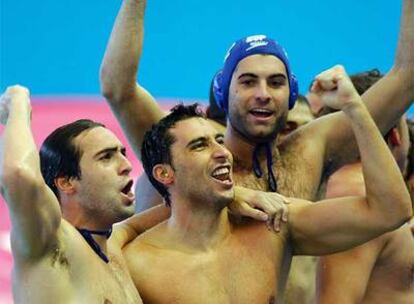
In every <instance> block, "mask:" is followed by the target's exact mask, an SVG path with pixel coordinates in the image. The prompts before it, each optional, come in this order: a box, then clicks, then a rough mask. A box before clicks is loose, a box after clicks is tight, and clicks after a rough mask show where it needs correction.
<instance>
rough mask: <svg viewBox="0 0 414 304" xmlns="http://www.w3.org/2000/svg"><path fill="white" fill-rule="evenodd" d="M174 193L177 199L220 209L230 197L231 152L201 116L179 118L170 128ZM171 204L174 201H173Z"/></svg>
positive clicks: (231, 184)
mask: <svg viewBox="0 0 414 304" xmlns="http://www.w3.org/2000/svg"><path fill="white" fill-rule="evenodd" d="M170 132H171V134H172V136H174V137H175V138H176V141H175V142H174V143H173V144H172V146H171V156H172V164H173V167H174V183H173V186H172V187H171V193H172V192H175V194H176V197H179V200H180V201H187V202H188V203H189V204H193V205H194V204H198V206H199V207H201V208H202V207H203V206H207V205H210V206H213V207H214V208H216V209H217V210H221V209H222V208H223V207H225V206H227V205H228V203H230V202H231V201H232V199H233V197H234V190H233V177H232V163H233V158H232V155H231V153H230V152H229V151H228V150H227V149H226V147H225V146H224V142H223V134H222V133H220V132H218V131H217V130H216V129H215V128H214V127H213V126H211V124H210V123H209V122H208V121H207V120H205V119H203V118H190V119H185V120H182V121H179V122H178V123H177V124H176V125H175V127H174V128H172V129H170ZM173 204H174V202H173Z"/></svg>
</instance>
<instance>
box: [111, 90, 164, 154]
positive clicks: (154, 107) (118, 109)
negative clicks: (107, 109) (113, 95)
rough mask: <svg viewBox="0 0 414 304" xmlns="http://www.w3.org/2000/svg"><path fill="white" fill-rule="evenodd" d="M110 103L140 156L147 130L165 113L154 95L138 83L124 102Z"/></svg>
mask: <svg viewBox="0 0 414 304" xmlns="http://www.w3.org/2000/svg"><path fill="white" fill-rule="evenodd" d="M109 104H110V105H111V109H112V112H113V113H114V114H115V116H116V117H117V119H118V122H119V123H120V124H121V126H122V129H123V130H124V132H125V134H126V135H127V138H128V141H129V143H130V144H131V147H132V148H133V150H134V152H135V153H136V155H137V156H138V157H139V158H140V157H141V147H142V143H143V141H144V135H145V132H146V131H148V130H149V129H150V128H151V127H152V125H153V124H156V123H157V122H158V121H159V120H160V119H161V118H162V117H164V116H165V113H164V112H163V111H162V109H161V107H160V105H159V104H158V103H157V102H156V100H155V99H154V97H152V96H151V94H150V93H149V92H147V91H146V90H145V89H144V88H142V87H140V86H139V85H136V88H135V91H134V92H133V93H132V94H130V95H129V96H128V97H125V99H124V100H123V101H122V102H116V103H112V102H109Z"/></svg>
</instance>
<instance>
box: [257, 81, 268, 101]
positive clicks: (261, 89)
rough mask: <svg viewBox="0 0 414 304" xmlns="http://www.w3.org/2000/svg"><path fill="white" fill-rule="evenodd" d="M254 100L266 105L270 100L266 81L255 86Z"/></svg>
mask: <svg viewBox="0 0 414 304" xmlns="http://www.w3.org/2000/svg"><path fill="white" fill-rule="evenodd" d="M255 98H256V100H257V101H260V102H264V103H267V102H269V101H270V99H271V95H270V93H269V88H268V86H267V82H266V81H260V82H259V83H258V84H257V86H256V91H255Z"/></svg>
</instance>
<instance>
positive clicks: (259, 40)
mask: <svg viewBox="0 0 414 304" xmlns="http://www.w3.org/2000/svg"><path fill="white" fill-rule="evenodd" d="M256 54H264V55H273V56H275V57H277V58H279V59H280V60H281V61H282V62H283V63H284V65H285V67H286V72H287V77H288V81H289V88H290V95H289V109H292V108H293V106H294V105H295V101H296V99H297V98H298V93H299V92H298V91H299V88H298V81H297V79H296V76H295V75H293V73H292V71H291V70H290V66H289V60H288V56H287V53H286V51H285V49H284V48H283V47H282V46H281V45H279V44H278V43H277V42H276V41H275V40H273V39H270V38H267V37H266V36H265V35H254V36H249V37H246V38H243V39H240V40H237V41H236V42H235V43H233V45H232V46H231V47H230V49H229V50H228V52H227V54H226V57H225V58H224V66H223V69H221V70H220V71H219V72H218V73H217V74H216V76H215V77H214V83H213V93H214V97H215V99H216V102H217V105H218V106H219V107H220V108H221V109H223V110H224V111H225V112H226V114H228V108H229V99H228V97H229V88H230V81H231V77H232V75H233V73H234V70H235V69H236V66H237V65H238V64H239V62H240V61H241V60H243V59H244V58H246V57H248V56H251V55H256Z"/></svg>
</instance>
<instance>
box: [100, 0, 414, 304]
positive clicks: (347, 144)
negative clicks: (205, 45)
mask: <svg viewBox="0 0 414 304" xmlns="http://www.w3.org/2000/svg"><path fill="white" fill-rule="evenodd" d="M137 3H139V4H142V3H145V1H143V0H125V1H124V5H123V8H122V10H121V12H120V13H119V15H118V17H117V22H116V25H115V27H114V29H113V32H112V36H111V39H110V41H109V44H108V48H107V52H106V54H105V58H104V60H103V64H102V69H101V87H102V93H103V95H104V96H105V97H106V99H107V101H108V102H109V104H110V105H111V108H112V110H113V112H114V113H115V114H116V116H117V118H118V119H119V121H120V122H121V125H122V126H123V127H124V131H125V132H126V134H127V135H128V138H129V141H130V142H131V143H132V146H133V148H134V149H135V151H136V153H137V155H138V156H140V153H141V152H140V150H141V147H142V143H143V138H144V133H145V131H146V130H149V129H150V127H151V125H152V124H154V123H156V122H158V121H159V119H161V118H162V117H163V116H165V114H164V112H163V111H162V110H161V108H160V107H159V105H158V104H157V103H156V101H155V99H154V98H153V97H152V96H151V95H150V94H149V93H148V91H146V90H145V89H144V88H143V87H142V86H140V85H139V84H137V83H136V82H137V71H138V63H139V61H140V57H141V50H142V43H143V35H142V34H143V22H144V9H141V10H140V9H137ZM413 27H414V7H413V6H412V5H411V2H410V1H408V0H405V1H404V9H403V15H402V23H401V33H400V37H401V38H400V41H399V47H398V49H397V55H396V58H395V62H394V65H393V67H392V69H390V71H389V73H388V74H387V75H386V76H385V77H384V79H383V80H382V81H381V82H379V83H378V84H377V85H375V86H373V87H372V88H371V89H370V90H369V91H368V92H367V93H366V94H365V95H364V102H365V103H366V105H367V107H368V109H369V111H370V113H371V115H372V116H373V117H374V119H375V121H376V123H377V125H378V126H379V128H380V130H381V132H382V133H386V132H387V131H388V130H389V128H391V127H392V126H393V125H394V124H395V122H396V120H397V119H398V118H399V117H400V116H401V115H402V113H403V112H405V111H406V109H407V108H408V107H409V106H410V105H411V101H412V100H414V90H413V88H414V83H413V81H414V32H413V31H412V30H411V29H412V28H413ZM268 41H271V40H270V39H268V38H265V37H262V36H253V37H250V38H249V41H246V39H244V41H242V42H241V43H239V44H237V43H236V44H235V47H238V46H245V45H248V44H249V46H248V47H243V48H241V49H237V48H236V49H234V50H233V51H234V52H230V53H229V56H228V57H227V62H228V63H227V64H228V66H226V63H225V64H224V66H223V67H222V71H221V75H220V74H219V75H218V76H217V80H218V81H217V90H216V89H215V91H216V92H215V94H217V96H218V97H223V98H222V99H221V103H222V104H223V105H224V106H223V108H224V109H226V111H227V114H228V124H227V130H226V133H225V137H224V144H225V145H226V147H227V148H228V149H229V150H230V151H231V152H232V154H233V157H234V167H233V169H234V173H233V174H234V180H235V182H236V184H238V185H243V186H246V187H250V188H253V189H260V190H264V191H275V190H277V192H279V193H281V194H283V195H286V196H294V197H298V198H303V199H309V200H315V199H316V198H317V197H318V193H319V192H320V191H322V190H323V187H321V186H322V185H323V184H324V182H325V181H326V179H327V177H329V175H330V174H331V173H332V172H334V171H335V170H336V169H337V168H339V167H341V166H343V165H344V164H346V163H348V162H350V161H353V160H355V159H356V158H357V154H358V152H357V149H356V144H355V139H354V137H353V133H352V130H351V127H350V125H349V123H348V121H347V120H346V118H345V117H344V115H342V113H337V114H332V115H330V116H328V117H325V118H324V119H318V120H315V121H313V122H311V123H309V124H307V125H306V126H305V127H303V128H300V129H298V130H297V131H295V132H293V133H291V134H290V135H289V136H287V137H286V139H285V140H284V141H283V142H281V143H280V144H277V141H276V139H277V136H278V132H279V131H280V130H281V129H282V127H283V125H284V123H285V121H286V117H287V113H288V110H289V104H292V102H289V101H290V100H291V95H292V96H293V92H295V90H294V86H293V83H294V82H293V79H294V77H293V76H292V71H291V67H290V65H289V64H288V61H287V57H286V56H285V54H284V52H283V51H281V48H280V47H279V48H278V47H277V45H276V44H275V45H276V47H274V48H273V53H270V54H267V53H266V52H262V53H254V52H255V51H259V50H262V49H263V50H264V49H265V48H266V47H269V45H270V46H271V44H266V43H268ZM250 47H251V48H250ZM358 47H360V46H358ZM249 48H250V49H249ZM235 50H238V51H235ZM250 52H252V53H250ZM269 52H270V51H269ZM275 54H278V55H275ZM342 72H343V69H342V68H341V67H334V68H332V69H330V70H328V74H330V75H331V76H332V74H333V75H335V76H333V77H332V78H333V79H336V77H339V75H340V74H341V73H342ZM324 75H326V74H324ZM220 78H221V80H220ZM324 81H325V78H324V77H323V76H320V77H317V78H316V82H315V89H317V88H318V87H319V86H320V83H321V82H324ZM330 89H331V90H332V91H333V92H336V90H337V86H336V85H334V83H332V85H331V86H330ZM226 104H228V105H227V106H226ZM147 185H149V183H147ZM150 187H151V186H148V187H147V193H146V195H139V204H140V205H141V206H147V207H149V206H151V205H152V204H160V203H162V202H163V200H162V198H161V197H160V196H159V195H157V194H156V191H155V190H154V189H153V188H150ZM149 193H152V194H154V195H150V194H149ZM306 302H307V300H305V299H304V300H303V301H301V303H306Z"/></svg>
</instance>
